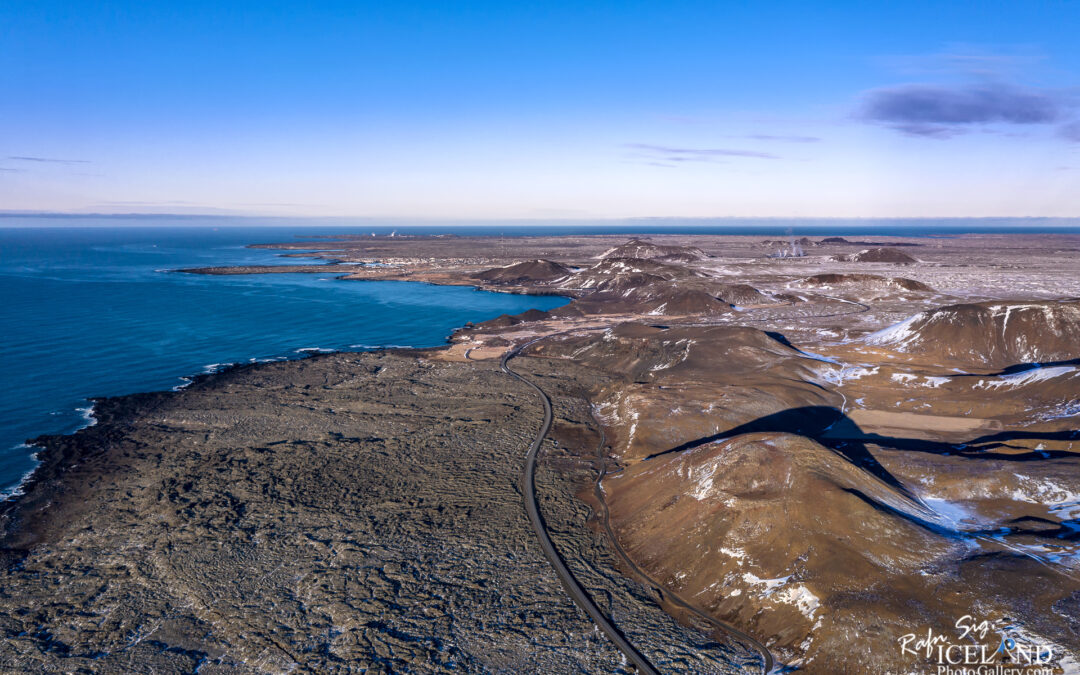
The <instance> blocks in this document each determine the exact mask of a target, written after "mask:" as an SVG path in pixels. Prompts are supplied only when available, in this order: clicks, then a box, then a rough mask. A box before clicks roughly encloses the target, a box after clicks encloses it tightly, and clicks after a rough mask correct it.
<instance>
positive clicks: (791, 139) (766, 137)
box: [746, 134, 821, 143]
mask: <svg viewBox="0 0 1080 675" xmlns="http://www.w3.org/2000/svg"><path fill="white" fill-rule="evenodd" d="M746 138H750V139H753V140H755V141H784V142H786V143H817V142H818V141H820V140H821V139H820V138H818V137H817V136H783V135H780V136H777V135H773V134H751V135H749V136H746Z"/></svg>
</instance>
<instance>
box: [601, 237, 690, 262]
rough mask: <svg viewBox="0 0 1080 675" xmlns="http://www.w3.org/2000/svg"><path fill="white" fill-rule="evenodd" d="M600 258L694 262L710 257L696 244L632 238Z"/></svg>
mask: <svg viewBox="0 0 1080 675" xmlns="http://www.w3.org/2000/svg"><path fill="white" fill-rule="evenodd" d="M597 257H599V258H603V259H606V258H645V259H653V260H670V261H673V262H693V261H695V260H703V259H705V258H708V257H709V256H708V254H706V253H705V252H704V251H702V250H701V249H700V248H697V247H696V246H664V245H661V244H654V243H653V242H651V241H649V240H648V239H631V240H630V241H628V242H626V243H625V244H622V245H621V246H616V247H615V248H610V249H608V250H607V251H604V252H603V253H601V254H600V255H599V256H597Z"/></svg>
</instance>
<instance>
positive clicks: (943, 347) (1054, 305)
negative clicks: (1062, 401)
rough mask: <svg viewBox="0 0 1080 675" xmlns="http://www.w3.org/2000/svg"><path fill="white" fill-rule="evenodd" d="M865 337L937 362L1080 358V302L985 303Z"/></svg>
mask: <svg viewBox="0 0 1080 675" xmlns="http://www.w3.org/2000/svg"><path fill="white" fill-rule="evenodd" d="M862 341H863V342H864V343H866V344H870V345H876V346H880V347H886V348H888V349H892V350H895V351H898V352H903V353H907V354H913V355H918V356H920V357H925V358H928V359H932V360H936V361H938V362H945V361H948V362H952V363H957V362H958V363H962V364H964V365H965V366H967V367H970V368H1004V367H1006V366H1011V365H1014V364H1019V363H1050V362H1055V361H1068V360H1071V359H1076V358H1080V301H1078V300H1067V301H1033V302H980V303H972V304H960V305H950V306H947V307H939V308H937V309H932V310H928V311H925V312H921V313H919V314H916V315H915V316H912V317H911V318H909V319H907V320H905V321H902V322H901V323H898V324H896V325H894V326H890V327H888V328H885V329H884V330H880V331H878V332H876V333H872V334H871V335H868V336H866V337H864V338H862Z"/></svg>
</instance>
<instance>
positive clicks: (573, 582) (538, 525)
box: [499, 340, 660, 675]
mask: <svg viewBox="0 0 1080 675" xmlns="http://www.w3.org/2000/svg"><path fill="white" fill-rule="evenodd" d="M536 341H537V340H533V342H536ZM533 342H529V343H527V344H524V345H522V346H520V347H517V348H515V349H512V350H510V351H508V352H506V353H505V354H503V357H502V361H501V362H500V364H499V365H500V367H501V368H502V369H503V372H505V373H506V374H507V375H510V376H511V377H513V378H515V379H517V380H518V381H520V382H523V383H525V384H526V385H528V386H529V387H531V388H532V389H533V390H534V391H535V392H536V393H537V395H539V396H540V400H541V401H543V403H544V423H543V425H541V427H540V431H539V433H537V434H536V438H535V439H533V443H532V445H531V446H530V447H529V453H528V455H526V458H525V476H524V483H525V511H526V513H528V515H529V522H531V523H532V526H533V530H535V531H536V536H537V537H538V538H539V539H540V547H541V548H542V549H543V550H544V555H545V556H547V559H548V562H550V563H551V566H552V567H553V568H555V573H556V574H557V575H559V580H560V581H562V584H563V586H564V587H565V588H566V591H567V592H568V593H569V594H570V597H571V598H572V599H573V600H574V602H575V603H577V605H578V607H581V608H582V609H583V610H585V612H586V613H587V614H588V615H589V617H590V618H592V620H593V622H594V623H595V624H596V625H597V626H598V627H599V628H600V630H602V631H604V634H605V635H607V636H608V639H609V640H611V641H612V642H613V643H614V644H615V646H616V647H618V648H619V651H621V652H622V653H623V654H625V655H626V658H628V659H630V662H631V663H633V664H634V665H635V666H636V667H637V669H638V672H640V673H647V674H648V675H660V673H659V671H657V670H656V668H654V667H653V665H652V664H651V663H649V660H648V659H646V658H645V657H644V656H643V655H642V654H641V652H639V651H638V650H637V649H635V648H634V645H632V644H630V642H629V641H628V640H627V639H626V638H625V637H623V634H622V633H620V632H619V629H618V628H616V627H615V624H613V623H611V620H610V619H608V617H607V615H605V614H604V613H603V612H602V611H601V610H600V608H599V607H597V606H596V603H595V602H593V600H592V598H591V597H590V596H589V594H588V592H587V591H586V590H585V589H584V588H583V587H582V585H581V583H580V582H578V580H577V579H576V578H575V577H574V574H573V572H571V571H570V569H569V568H568V567H567V566H566V563H565V562H564V561H563V559H562V556H560V555H559V552H558V551H557V550H556V549H555V544H554V543H553V542H552V541H551V537H549V536H548V533H547V528H546V527H545V526H544V518H543V516H541V515H540V509H539V508H538V506H537V504H536V484H535V473H536V454H537V452H538V451H539V450H540V444H541V443H543V442H544V437H545V436H547V433H548V431H550V430H551V418H552V415H551V399H550V398H548V395H547V394H545V393H544V390H543V389H541V388H540V387H538V386H536V385H535V384H533V383H532V382H530V381H529V380H526V379H525V378H524V377H522V376H521V375H518V374H517V373H515V372H514V371H512V370H510V367H509V366H508V365H506V363H507V361H509V360H510V359H512V358H514V357H515V356H517V355H518V354H519V353H520V352H521V350H523V349H525V348H526V347H528V346H529V345H531V344H533Z"/></svg>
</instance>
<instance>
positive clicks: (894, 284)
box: [796, 274, 935, 293]
mask: <svg viewBox="0 0 1080 675" xmlns="http://www.w3.org/2000/svg"><path fill="white" fill-rule="evenodd" d="M796 284H797V285H799V286H803V287H809V288H826V289H827V288H835V287H848V288H851V287H861V288H868V289H875V290H901V291H914V292H919V293H933V292H935V291H934V289H933V288H931V287H929V286H927V285H926V284H924V283H922V282H921V281H915V280H914V279H908V278H906V277H882V276H878V275H876V274H815V275H814V276H811V277H806V278H805V279H802V280H800V281H798V282H796Z"/></svg>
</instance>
